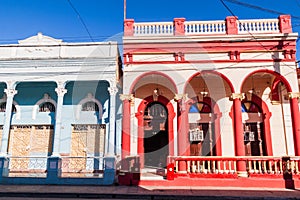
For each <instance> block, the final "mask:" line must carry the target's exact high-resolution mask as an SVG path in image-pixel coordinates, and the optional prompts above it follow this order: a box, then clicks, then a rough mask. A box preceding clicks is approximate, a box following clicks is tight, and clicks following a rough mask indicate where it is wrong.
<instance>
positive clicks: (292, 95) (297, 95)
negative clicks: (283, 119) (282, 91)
mask: <svg viewBox="0 0 300 200" xmlns="http://www.w3.org/2000/svg"><path fill="white" fill-rule="evenodd" d="M288 97H289V99H294V98H297V99H299V98H300V92H288Z"/></svg>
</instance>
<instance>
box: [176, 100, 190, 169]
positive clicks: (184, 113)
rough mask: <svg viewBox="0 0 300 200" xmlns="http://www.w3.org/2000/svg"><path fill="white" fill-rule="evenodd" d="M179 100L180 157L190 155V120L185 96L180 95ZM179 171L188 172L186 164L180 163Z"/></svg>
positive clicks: (178, 138)
mask: <svg viewBox="0 0 300 200" xmlns="http://www.w3.org/2000/svg"><path fill="white" fill-rule="evenodd" d="M177 100H178V105H179V106H178V107H179V109H178V113H179V116H178V137H177V140H178V156H189V155H190V143H189V138H188V133H189V120H188V110H187V109H186V107H187V106H186V102H185V95H180V98H177ZM178 167H179V171H186V167H187V166H186V162H185V161H182V162H179V166H178Z"/></svg>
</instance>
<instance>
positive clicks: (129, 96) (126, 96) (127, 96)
mask: <svg viewBox="0 0 300 200" xmlns="http://www.w3.org/2000/svg"><path fill="white" fill-rule="evenodd" d="M120 99H121V100H122V101H125V100H128V101H132V100H133V99H134V97H133V94H120Z"/></svg>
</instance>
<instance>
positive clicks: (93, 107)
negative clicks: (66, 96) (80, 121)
mask: <svg viewBox="0 0 300 200" xmlns="http://www.w3.org/2000/svg"><path fill="white" fill-rule="evenodd" d="M81 111H97V112H98V111H99V106H98V105H97V104H96V102H94V101H88V102H86V103H84V104H83V105H82V108H81Z"/></svg>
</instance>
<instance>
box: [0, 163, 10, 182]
mask: <svg viewBox="0 0 300 200" xmlns="http://www.w3.org/2000/svg"><path fill="white" fill-rule="evenodd" d="M8 167H9V158H8V157H0V184H1V183H4V180H3V178H5V177H8V174H9V168H8Z"/></svg>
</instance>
